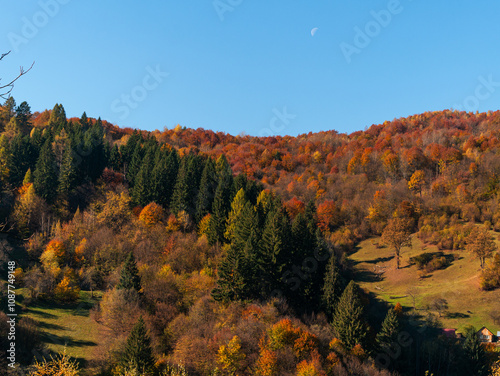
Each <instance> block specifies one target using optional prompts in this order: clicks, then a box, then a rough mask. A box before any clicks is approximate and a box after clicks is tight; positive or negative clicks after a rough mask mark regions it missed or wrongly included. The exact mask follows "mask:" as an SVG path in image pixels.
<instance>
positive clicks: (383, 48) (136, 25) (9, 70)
mask: <svg viewBox="0 0 500 376" xmlns="http://www.w3.org/2000/svg"><path fill="white" fill-rule="evenodd" d="M62 3H65V4H62ZM43 4H45V5H43ZM215 6H217V7H219V13H218V12H217V10H216V9H215ZM380 11H383V12H382V13H379V12H380ZM374 14H379V15H380V16H374ZM388 14H390V20H389V17H387V15H388ZM499 14H500V3H499V2H496V1H482V0H476V1H472V0H471V1H461V0H455V1H453V2H451V1H448V2H444V1H441V2H436V1H430V0H429V1H428V0H413V1H411V0H400V1H397V0H390V1H387V0H384V1H379V0H370V1H366V0H349V1H333V0H317V1H290V2H285V1H276V0H267V1H250V0H217V1H215V2H214V1H213V0H194V1H175V2H174V1H167V0H163V1H144V2H139V1H137V0H136V1H132V0H121V1H95V0H86V1H78V0H42V1H40V2H38V1H27V0H26V1H3V2H2V3H1V12H0V51H4V52H5V51H7V50H13V51H12V53H11V54H10V55H9V56H8V57H7V58H5V59H4V60H3V61H2V62H1V63H0V77H1V78H2V82H4V81H5V80H6V79H7V78H9V77H10V76H12V75H13V74H15V73H16V72H17V71H18V69H19V66H20V65H23V66H28V65H30V63H31V62H32V61H36V63H35V66H34V68H33V70H32V71H31V72H30V73H29V74H28V75H26V76H25V77H23V78H22V79H21V80H19V81H18V83H17V85H16V87H15V89H14V91H13V96H14V98H15V99H16V101H17V103H18V104H19V103H21V102H22V101H23V100H26V101H27V102H28V103H29V104H30V106H31V108H32V110H33V111H40V110H44V109H46V108H52V107H53V106H54V104H55V103H62V104H63V105H64V107H65V109H66V113H67V115H68V116H70V117H72V116H80V115H81V114H82V113H83V111H86V112H87V115H88V116H92V117H98V116H101V117H102V118H103V119H106V120H108V121H110V122H113V123H115V124H117V125H119V126H122V127H126V126H127V127H133V128H141V129H147V130H153V129H160V130H161V129H163V128H164V127H165V126H166V127H168V128H172V127H174V126H175V125H176V124H181V125H183V126H187V127H191V128H198V127H203V128H206V129H212V130H216V131H224V132H228V133H231V134H234V135H236V134H239V133H242V132H245V133H246V134H251V135H259V134H261V135H267V134H282V135H283V134H290V135H297V134H300V133H307V132H310V131H313V132H316V131H320V130H329V129H335V130H338V131H339V132H348V133H350V132H353V131H356V130H361V129H364V128H365V127H367V126H370V125H371V124H373V123H381V122H383V121H385V120H392V119H394V118H397V117H402V116H408V115H412V114H416V113H421V112H424V111H431V110H442V109H446V108H452V107H455V106H462V107H464V108H465V109H468V110H474V111H475V110H479V111H487V110H495V109H498V103H499V102H500V48H499V47H500V22H498V15H499ZM377 18H378V20H377ZM30 24H32V25H30ZM313 28H318V29H317V31H316V33H315V34H314V36H312V35H311V30H312V29H313ZM356 28H357V29H356ZM358 30H362V31H363V33H366V32H368V33H369V34H371V36H368V39H367V38H363V37H359V35H357V34H359V32H358ZM356 37H357V38H356ZM348 45H349V46H348ZM343 49H344V52H343ZM345 51H351V52H352V51H356V52H352V53H349V52H345ZM346 55H349V56H348V58H346ZM348 60H350V62H348ZM151 71H153V72H155V71H156V73H154V74H151ZM167 73H168V76H167ZM488 81H490V83H489V84H488ZM491 81H493V83H491ZM485 82H486V84H485ZM496 82H499V84H496ZM127 96H128V97H129V98H128V99H127ZM285 107H286V113H285V114H284V109H285ZM278 115H280V116H278ZM292 115H293V116H292ZM280 117H281V119H280ZM283 119H284V120H285V121H283Z"/></svg>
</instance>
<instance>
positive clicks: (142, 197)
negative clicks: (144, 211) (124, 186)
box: [132, 149, 154, 206]
mask: <svg viewBox="0 0 500 376" xmlns="http://www.w3.org/2000/svg"><path fill="white" fill-rule="evenodd" d="M152 154H153V150H152V149H149V150H148V152H147V153H146V156H145V157H144V159H143V160H142V165H141V168H140V169H139V172H138V173H137V175H136V177H135V182H134V187H133V189H132V199H133V200H134V202H135V203H136V204H137V205H140V206H146V205H147V204H149V203H150V202H151V201H153V196H154V195H153V192H152V181H151V171H152V170H153V161H152V158H153V155H152Z"/></svg>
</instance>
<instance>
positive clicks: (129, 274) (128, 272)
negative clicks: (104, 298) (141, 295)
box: [117, 252, 141, 291]
mask: <svg viewBox="0 0 500 376" xmlns="http://www.w3.org/2000/svg"><path fill="white" fill-rule="evenodd" d="M117 287H118V288H120V289H135V290H136V291H140V290H141V278H140V277H139V270H138V269H137V263H136V262H135V257H134V254H133V252H130V253H129V254H128V256H127V259H126V260H125V265H123V269H122V272H121V274H120V283H119V284H118V286H117Z"/></svg>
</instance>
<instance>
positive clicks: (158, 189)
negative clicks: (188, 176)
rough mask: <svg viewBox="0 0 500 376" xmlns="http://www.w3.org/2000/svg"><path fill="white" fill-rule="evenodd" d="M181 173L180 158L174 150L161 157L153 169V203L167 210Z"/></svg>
mask: <svg viewBox="0 0 500 376" xmlns="http://www.w3.org/2000/svg"><path fill="white" fill-rule="evenodd" d="M178 172H179V156H178V154H177V151H175V149H174V150H172V151H171V152H170V153H168V154H163V155H161V156H160V159H159V161H158V163H156V165H155V166H154V168H153V172H152V177H151V180H152V181H151V185H152V188H151V189H152V195H153V201H154V202H156V203H157V204H159V205H162V206H163V207H165V208H167V207H168V206H169V204H170V200H171V199H172V192H173V190H174V185H175V180H176V178H177V174H178Z"/></svg>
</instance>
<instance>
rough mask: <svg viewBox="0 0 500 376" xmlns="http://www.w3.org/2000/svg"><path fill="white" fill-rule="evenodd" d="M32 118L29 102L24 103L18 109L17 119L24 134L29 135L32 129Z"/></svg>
mask: <svg viewBox="0 0 500 376" xmlns="http://www.w3.org/2000/svg"><path fill="white" fill-rule="evenodd" d="M31 117H32V115H31V108H30V106H29V104H28V102H26V101H24V102H23V103H21V104H20V105H19V106H18V107H17V109H16V119H17V122H18V124H19V129H20V131H21V132H22V133H23V134H28V133H29V131H30V128H31V127H32V124H31Z"/></svg>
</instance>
